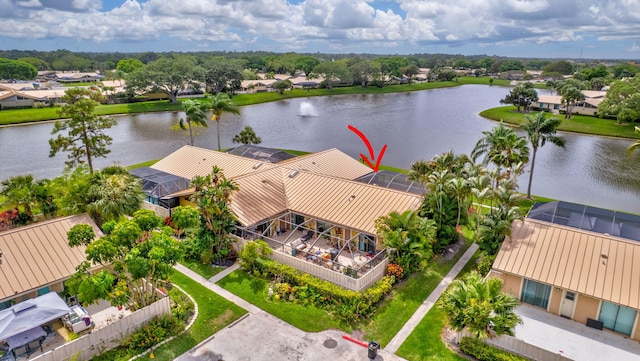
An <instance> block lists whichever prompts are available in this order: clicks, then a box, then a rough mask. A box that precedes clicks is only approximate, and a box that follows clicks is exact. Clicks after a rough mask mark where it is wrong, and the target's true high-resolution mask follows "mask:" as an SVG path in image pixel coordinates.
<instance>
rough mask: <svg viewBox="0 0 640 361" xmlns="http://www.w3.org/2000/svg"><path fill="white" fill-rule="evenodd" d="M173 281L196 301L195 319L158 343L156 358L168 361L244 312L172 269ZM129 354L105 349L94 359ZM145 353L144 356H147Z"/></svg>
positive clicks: (117, 359) (121, 358) (122, 360)
mask: <svg viewBox="0 0 640 361" xmlns="http://www.w3.org/2000/svg"><path fill="white" fill-rule="evenodd" d="M171 279H172V281H173V283H175V284H176V285H178V286H180V287H181V288H182V289H184V290H185V291H186V292H187V293H189V294H190V295H191V296H192V297H193V298H194V299H195V300H196V303H197V304H198V308H199V310H198V318H197V319H196V321H195V322H194V324H193V326H191V328H190V329H189V330H187V332H185V333H183V334H182V335H180V336H178V337H176V338H175V339H173V340H172V341H170V342H168V343H166V344H164V345H162V346H160V347H159V348H158V349H156V350H155V351H154V352H153V354H154V356H155V359H156V360H158V361H170V360H173V359H175V358H176V357H178V356H179V355H181V354H183V353H185V352H186V351H188V350H189V349H191V348H192V347H194V346H195V345H197V344H198V343H200V342H201V341H203V340H205V339H206V338H208V337H209V336H211V335H213V334H214V333H216V332H218V331H219V330H221V329H223V328H224V327H226V326H227V325H229V324H230V323H232V322H233V321H235V320H237V319H238V318H240V316H242V315H244V314H245V313H247V312H246V311H245V310H243V309H242V308H240V307H238V306H236V305H235V304H233V303H231V302H229V301H227V300H226V299H224V298H222V297H220V296H218V295H217V294H215V293H213V292H212V291H210V290H209V289H207V288H206V287H204V286H202V285H200V284H199V283H198V282H196V281H193V280H192V279H190V278H189V277H187V276H185V275H184V274H182V273H180V272H178V271H176V270H174V271H173V275H172V277H171ZM132 356H135V355H131V354H128V353H127V352H120V353H118V352H113V351H111V352H108V353H105V354H103V355H101V356H99V357H95V358H94V359H93V360H95V361H101V360H104V361H107V360H109V361H112V360H115V361H125V360H128V359H129V358H131V357H132ZM148 357H149V356H148V354H147V356H145V357H143V358H148Z"/></svg>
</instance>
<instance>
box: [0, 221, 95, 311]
mask: <svg viewBox="0 0 640 361" xmlns="http://www.w3.org/2000/svg"><path fill="white" fill-rule="evenodd" d="M76 224H89V225H91V226H92V227H93V228H94V230H95V232H96V235H97V236H101V235H102V232H100V229H98V227H97V226H96V224H95V223H94V222H93V220H91V218H89V216H88V215H86V214H83V215H77V216H70V217H65V218H57V219H52V220H49V221H44V222H38V223H33V224H31V225H28V226H25V227H20V228H14V229H11V230H8V231H4V232H1V233H0V251H2V253H3V256H2V264H0V301H2V300H3V299H8V298H13V296H15V295H19V294H21V293H25V292H30V291H35V290H37V289H39V288H41V287H44V286H46V285H49V284H52V283H55V282H58V281H62V280H65V279H67V278H69V277H70V276H71V275H72V274H74V273H75V272H76V266H77V265H79V264H80V263H81V262H82V261H85V260H86V257H85V253H84V251H85V247H84V246H78V247H70V246H69V244H68V241H67V232H68V231H69V230H70V229H71V227H73V226H74V225H76Z"/></svg>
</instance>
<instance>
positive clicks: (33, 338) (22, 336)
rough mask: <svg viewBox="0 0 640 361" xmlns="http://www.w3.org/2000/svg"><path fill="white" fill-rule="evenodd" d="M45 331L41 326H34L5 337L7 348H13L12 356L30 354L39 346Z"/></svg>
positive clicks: (45, 334)
mask: <svg viewBox="0 0 640 361" xmlns="http://www.w3.org/2000/svg"><path fill="white" fill-rule="evenodd" d="M46 336H47V333H46V332H45V331H44V330H43V329H42V327H40V326H38V327H34V328H32V329H29V330H26V331H24V332H21V333H19V334H16V335H13V336H11V337H9V338H7V340H6V341H7V345H9V349H10V350H13V354H14V356H16V357H18V356H19V355H22V354H31V353H33V352H35V351H36V350H37V349H38V348H40V347H41V344H42V340H43V337H46ZM32 350H33V351H32Z"/></svg>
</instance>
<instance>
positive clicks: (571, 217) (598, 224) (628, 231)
mask: <svg viewBox="0 0 640 361" xmlns="http://www.w3.org/2000/svg"><path fill="white" fill-rule="evenodd" d="M527 218H532V219H537V220H541V221H545V222H551V223H555V224H560V225H565V226H569V227H574V228H579V229H584V230H587V231H592V232H597V233H601V234H608V235H612V236H616V237H621V238H626V239H631V240H635V241H640V216H637V215H634V214H630V213H623V212H617V211H611V210H608V209H602V208H596V207H591V206H585V205H582V204H575V203H569V202H562V201H558V202H548V203H541V202H538V203H535V204H534V205H533V207H531V209H530V210H529V214H528V215H527Z"/></svg>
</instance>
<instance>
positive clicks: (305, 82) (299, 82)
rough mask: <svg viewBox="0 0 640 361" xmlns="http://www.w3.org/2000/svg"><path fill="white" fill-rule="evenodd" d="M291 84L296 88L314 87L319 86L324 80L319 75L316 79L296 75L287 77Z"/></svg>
mask: <svg viewBox="0 0 640 361" xmlns="http://www.w3.org/2000/svg"><path fill="white" fill-rule="evenodd" d="M289 81H290V82H291V84H293V87H294V88H297V89H315V88H317V87H319V86H320V84H321V83H322V82H323V81H324V78H323V77H321V76H319V77H318V78H316V79H308V78H307V77H306V76H297V77H295V78H289Z"/></svg>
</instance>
